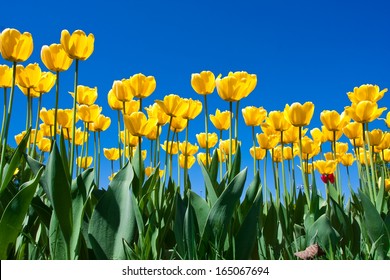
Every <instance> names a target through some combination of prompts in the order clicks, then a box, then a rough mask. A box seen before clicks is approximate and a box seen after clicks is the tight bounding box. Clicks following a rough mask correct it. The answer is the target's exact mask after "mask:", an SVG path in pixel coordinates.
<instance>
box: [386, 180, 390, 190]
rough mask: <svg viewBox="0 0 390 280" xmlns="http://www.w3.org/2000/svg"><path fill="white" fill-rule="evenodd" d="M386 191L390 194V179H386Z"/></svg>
mask: <svg viewBox="0 0 390 280" xmlns="http://www.w3.org/2000/svg"><path fill="white" fill-rule="evenodd" d="M385 190H386V191H387V192H390V179H385Z"/></svg>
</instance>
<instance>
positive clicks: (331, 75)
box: [0, 0, 390, 185]
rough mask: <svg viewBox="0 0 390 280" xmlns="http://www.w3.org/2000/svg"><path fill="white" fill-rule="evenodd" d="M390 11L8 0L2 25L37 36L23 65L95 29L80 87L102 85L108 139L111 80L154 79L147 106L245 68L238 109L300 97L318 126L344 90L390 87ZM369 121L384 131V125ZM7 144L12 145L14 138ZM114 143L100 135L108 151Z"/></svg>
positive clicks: (377, 6) (65, 84) (15, 128)
mask: <svg viewBox="0 0 390 280" xmlns="http://www.w3.org/2000/svg"><path fill="white" fill-rule="evenodd" d="M389 12H390V4H389V3H388V2H387V1H376V0H374V1H334V0H330V1H329V0H328V1H303V0H297V1H262V0H260V1H255V0H251V1H230V0H228V1H205V0H199V1H115V0H112V1H74V0H68V1H66V2H63V1H24V0H23V1H17V2H13V3H11V2H8V3H7V9H2V15H1V17H0V29H1V30H3V29H4V28H6V27H13V28H17V29H19V30H20V31H29V32H30V33H32V35H33V39H34V52H33V55H32V56H31V57H30V59H29V60H28V61H27V62H26V63H24V65H26V64H28V63H33V62H38V63H40V64H41V67H42V69H45V67H44V65H43V64H42V63H41V61H40V49H41V47H42V45H45V44H47V45H49V44H51V43H58V42H59V40H60V34H61V30H63V29H68V30H69V31H70V32H73V31H74V30H76V29H82V30H84V31H85V32H86V33H93V34H94V35H95V51H94V53H93V54H92V56H91V57H90V58H89V59H88V60H87V61H83V62H81V63H80V75H79V83H80V84H83V85H87V86H91V87H94V86H97V87H98V93H99V97H98V100H97V103H98V104H99V105H101V106H103V114H105V115H108V116H110V117H111V118H112V120H113V124H112V125H111V128H109V130H108V131H107V133H106V134H107V135H112V134H113V133H116V129H117V128H116V123H115V120H116V114H115V112H112V111H111V110H110V108H109V107H108V105H107V101H106V100H107V98H106V95H107V93H108V91H109V89H110V88H111V85H112V82H113V81H114V80H118V79H122V78H128V77H129V76H131V75H134V74H136V73H139V72H141V73H144V74H145V75H153V76H155V78H156V81H157V89H156V91H155V92H154V93H153V95H152V96H151V97H149V98H148V99H147V100H146V101H145V102H144V104H145V105H149V104H151V103H152V102H153V101H154V100H155V99H162V98H163V96H164V95H166V94H169V93H176V94H179V95H181V96H183V97H191V98H199V99H201V97H202V96H197V95H196V93H195V92H194V91H193V90H192V88H191V85H190V77H191V73H196V72H200V71H202V70H211V71H213V72H214V73H215V75H216V76H217V75H218V74H219V73H221V74H222V75H227V73H228V72H229V71H241V70H244V71H247V72H249V73H254V74H256V75H257V77H258V85H257V87H256V89H255V90H254V92H253V93H252V94H251V95H250V96H249V97H248V98H246V99H244V100H243V101H242V102H241V106H242V107H245V106H247V105H254V106H263V107H264V108H265V109H267V110H268V111H271V110H283V108H284V106H285V104H287V103H288V104H291V103H293V102H295V101H298V102H305V101H312V102H314V103H315V106H316V108H315V113H314V117H313V120H312V123H311V124H310V127H309V128H310V129H311V128H314V127H316V126H319V125H320V121H319V114H320V112H321V111H322V110H324V109H335V110H337V111H339V112H341V111H342V110H343V109H344V106H347V105H349V100H348V98H347V96H346V92H348V91H352V90H353V88H354V87H355V86H360V85H361V84H365V83H372V84H377V85H379V86H380V88H386V87H389V86H390V74H389V66H390V49H389V43H390V39H389V38H390V37H389V30H390V25H389V23H388V14H389ZM0 63H7V62H5V61H4V60H3V61H1V62H0ZM45 70H46V69H45ZM73 71H74V65H73V66H72V67H71V68H70V70H69V71H67V72H65V73H63V74H62V75H61V93H60V94H61V95H60V104H61V105H62V106H61V107H67V108H70V107H71V102H72V99H71V97H70V95H69V94H68V93H67V92H68V91H72V90H73V75H74V72H73ZM209 100H210V104H209V105H210V108H209V111H210V113H213V112H215V109H216V108H217V107H218V108H220V109H222V110H225V109H227V108H228V104H226V103H225V102H222V101H221V99H220V98H219V96H218V95H217V93H216V91H215V93H214V94H213V95H212V96H210V98H209ZM15 101H16V102H17V103H15V104H17V105H16V106H15V107H14V108H15V109H14V112H13V116H12V122H13V123H12V124H15V125H11V131H10V135H14V134H17V133H19V132H20V131H22V130H24V120H25V112H26V111H25V107H26V98H25V97H24V96H23V95H22V94H21V93H20V92H17V95H16V98H15ZM389 101H390V96H389V94H385V97H384V98H383V99H382V100H381V101H380V105H382V106H386V105H387V106H388V107H390V105H389V104H390V102H389ZM43 104H44V106H45V107H47V108H52V107H53V106H54V89H53V91H52V92H51V93H49V94H48V95H46V96H44V99H43ZM202 114H203V112H202ZM19 119H20V123H19V122H17V121H18V120H19ZM195 122H197V124H196V125H192V126H191V127H192V129H191V130H190V141H192V142H195V134H196V133H198V132H199V130H195V129H194V127H195V126H197V127H199V128H202V129H203V127H204V125H203V115H200V116H199V117H198V119H197V120H196V121H195ZM240 122H241V123H240V134H241V135H243V136H240V138H242V139H241V140H243V153H244V155H245V156H244V158H245V160H244V162H243V164H244V165H248V166H249V170H250V173H251V172H252V171H251V169H252V168H251V166H252V160H251V158H250V157H249V154H248V149H249V146H250V145H251V141H247V137H246V135H248V133H250V130H249V129H247V128H246V127H245V126H244V123H243V120H242V118H241V116H240ZM210 126H211V123H210ZM211 127H212V126H211ZM372 127H380V128H384V126H383V124H382V122H380V121H377V122H375V123H374V124H373V125H372ZM257 132H259V130H258V131H257ZM165 135H166V130H164V134H163V137H164V136H165ZM182 137H184V135H183V136H182ZM182 139H183V138H182ZM344 141H345V140H344ZM10 142H11V144H12V143H14V142H13V139H11V140H10ZM115 143H116V142H112V137H105V136H104V134H103V139H102V146H103V147H114V146H115ZM107 164H108V163H107ZM107 166H108V165H107ZM105 172H106V171H105V170H104V168H103V174H102V178H106V177H107V176H106V175H108V174H105ZM199 172H200V171H199V167H198V166H195V167H193V170H192V173H193V174H194V175H193V177H196V174H197V173H199ZM249 176H251V174H249ZM193 185H194V184H193Z"/></svg>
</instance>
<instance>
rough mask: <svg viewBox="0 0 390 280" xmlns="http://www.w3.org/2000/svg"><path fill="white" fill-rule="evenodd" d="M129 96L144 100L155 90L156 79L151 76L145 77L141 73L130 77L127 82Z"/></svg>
mask: <svg viewBox="0 0 390 280" xmlns="http://www.w3.org/2000/svg"><path fill="white" fill-rule="evenodd" d="M126 83H128V85H129V88H130V91H131V94H132V95H133V96H134V97H137V98H140V99H141V98H146V97H148V96H150V95H151V94H152V93H153V92H154V90H155V89H156V79H155V78H154V77H153V76H147V77H146V76H145V75H144V74H142V73H139V74H135V75H134V76H131V77H130V78H129V79H128V80H126Z"/></svg>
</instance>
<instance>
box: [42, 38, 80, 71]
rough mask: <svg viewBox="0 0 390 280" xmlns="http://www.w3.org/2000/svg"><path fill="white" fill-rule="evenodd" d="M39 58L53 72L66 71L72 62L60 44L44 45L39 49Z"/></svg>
mask: <svg viewBox="0 0 390 280" xmlns="http://www.w3.org/2000/svg"><path fill="white" fill-rule="evenodd" d="M41 60H42V62H43V64H44V65H45V66H46V68H47V69H49V70H50V71H53V72H62V71H66V70H68V69H69V67H70V65H72V62H73V60H72V59H71V58H70V57H69V56H68V54H67V53H66V52H65V50H64V48H63V47H62V45H61V44H51V45H50V46H47V45H44V46H43V47H42V49H41Z"/></svg>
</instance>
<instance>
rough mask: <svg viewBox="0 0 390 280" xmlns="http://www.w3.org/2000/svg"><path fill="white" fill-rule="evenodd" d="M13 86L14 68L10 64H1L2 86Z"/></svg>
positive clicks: (0, 79)
mask: <svg viewBox="0 0 390 280" xmlns="http://www.w3.org/2000/svg"><path fill="white" fill-rule="evenodd" d="M11 86H12V68H10V67H9V66H8V65H0V88H10V87H11Z"/></svg>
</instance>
